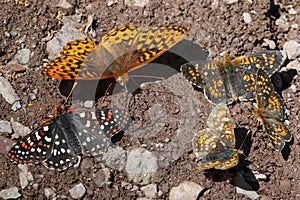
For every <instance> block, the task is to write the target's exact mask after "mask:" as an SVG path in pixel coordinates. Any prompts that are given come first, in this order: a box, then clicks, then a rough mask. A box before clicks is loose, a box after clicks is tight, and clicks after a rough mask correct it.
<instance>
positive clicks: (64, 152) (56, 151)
mask: <svg viewBox="0 0 300 200" xmlns="http://www.w3.org/2000/svg"><path fill="white" fill-rule="evenodd" d="M121 114H124V116H121ZM128 119H129V115H128V112H127V111H123V110H118V109H116V110H110V109H104V110H96V111H95V110H87V109H78V110H74V111H69V112H67V113H63V114H61V115H59V116H58V117H55V118H52V119H50V120H48V121H47V122H45V123H43V124H42V125H41V126H39V127H38V128H37V129H35V130H33V131H32V132H31V133H29V134H28V135H27V136H26V137H24V138H23V139H22V140H20V141H18V142H17V144H15V145H14V146H13V147H12V148H11V150H10V151H9V152H8V154H7V156H8V158H9V159H10V160H12V161H14V162H15V163H21V164H43V165H44V166H45V167H47V168H50V169H53V170H57V171H62V170H65V169H67V168H69V167H71V166H73V165H74V164H75V163H77V162H78V157H77V155H80V154H83V155H89V156H99V155H102V153H103V152H106V151H107V149H108V147H110V146H112V145H113V144H112V143H111V140H110V137H109V136H110V135H113V134H116V133H118V132H119V131H120V130H121V128H124V126H125V124H126V122H127V120H128ZM125 121H126V122H125Z"/></svg>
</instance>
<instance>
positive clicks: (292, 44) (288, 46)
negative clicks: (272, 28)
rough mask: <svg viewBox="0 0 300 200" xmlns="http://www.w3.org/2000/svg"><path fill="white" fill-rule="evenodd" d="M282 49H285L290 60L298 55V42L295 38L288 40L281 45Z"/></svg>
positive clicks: (299, 51)
mask: <svg viewBox="0 0 300 200" xmlns="http://www.w3.org/2000/svg"><path fill="white" fill-rule="evenodd" d="M283 51H285V52H286V53H287V55H288V58H289V59H290V60H292V59H295V58H297V57H298V56H300V43H298V42H296V41H295V40H291V41H288V42H286V43H284V45H283Z"/></svg>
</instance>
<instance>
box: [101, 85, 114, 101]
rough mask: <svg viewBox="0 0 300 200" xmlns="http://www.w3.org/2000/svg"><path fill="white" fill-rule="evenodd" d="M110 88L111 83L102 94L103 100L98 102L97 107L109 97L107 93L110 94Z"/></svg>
mask: <svg viewBox="0 0 300 200" xmlns="http://www.w3.org/2000/svg"><path fill="white" fill-rule="evenodd" d="M112 87H113V83H110V84H109V85H108V87H107V88H106V90H105V92H104V95H103V98H102V99H101V101H100V102H99V103H100V104H99V105H102V104H103V102H104V100H105V99H106V97H107V96H109V93H110V92H111V90H112Z"/></svg>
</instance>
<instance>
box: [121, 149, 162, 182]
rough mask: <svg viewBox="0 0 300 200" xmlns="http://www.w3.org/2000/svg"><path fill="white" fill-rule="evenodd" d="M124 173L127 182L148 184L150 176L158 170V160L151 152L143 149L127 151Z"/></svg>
mask: <svg viewBox="0 0 300 200" xmlns="http://www.w3.org/2000/svg"><path fill="white" fill-rule="evenodd" d="M127 154H128V157H127V162H126V167H125V171H126V172H127V176H128V179H129V181H133V182H136V183H141V184H144V185H146V184H149V183H150V181H151V178H152V176H153V175H154V174H155V172H156V170H157V169H158V158H157V156H156V155H154V154H153V153H152V152H150V151H147V150H146V149H144V148H140V147H139V148H136V149H133V150H131V151H128V153H127Z"/></svg>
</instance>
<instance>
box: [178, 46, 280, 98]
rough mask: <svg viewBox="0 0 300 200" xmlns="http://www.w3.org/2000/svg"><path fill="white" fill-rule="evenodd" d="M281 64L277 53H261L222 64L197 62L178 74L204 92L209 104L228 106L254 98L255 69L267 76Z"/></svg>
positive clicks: (226, 55) (185, 67) (184, 67)
mask: <svg viewBox="0 0 300 200" xmlns="http://www.w3.org/2000/svg"><path fill="white" fill-rule="evenodd" d="M284 61H285V55H284V54H283V53H281V52H280V51H262V52H257V53H252V54H249V55H246V56H241V57H238V58H236V59H234V60H231V59H230V57H229V55H228V54H225V55H224V61H223V62H220V61H205V60H198V61H193V62H190V63H186V64H184V65H182V66H181V72H182V73H183V75H184V76H185V77H186V79H187V80H189V81H190V82H191V83H192V84H193V85H195V86H196V87H199V88H201V89H203V90H204V94H205V97H206V98H207V99H208V100H209V101H210V102H211V103H213V104H218V103H226V104H230V103H232V102H234V101H236V100H241V101H249V100H254V99H255V82H256V74H257V70H258V69H264V70H265V71H266V72H267V73H268V75H269V76H271V75H272V74H273V73H275V72H276V71H278V70H279V68H280V66H281V65H282V63H283V62H284Z"/></svg>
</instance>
